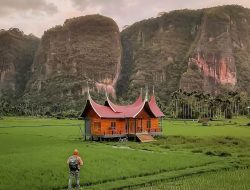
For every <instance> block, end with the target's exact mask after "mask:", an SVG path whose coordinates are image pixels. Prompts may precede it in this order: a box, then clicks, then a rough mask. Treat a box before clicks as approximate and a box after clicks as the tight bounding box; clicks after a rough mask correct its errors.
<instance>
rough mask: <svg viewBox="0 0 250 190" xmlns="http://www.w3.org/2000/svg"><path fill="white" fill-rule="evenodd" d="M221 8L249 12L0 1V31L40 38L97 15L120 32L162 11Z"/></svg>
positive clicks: (200, 2) (182, 4) (120, 2)
mask: <svg viewBox="0 0 250 190" xmlns="http://www.w3.org/2000/svg"><path fill="white" fill-rule="evenodd" d="M224 4H238V5H243V6H245V7H248V8H250V0H186V1H185V0H0V29H2V28H3V29H9V28H11V27H17V28H19V29H21V30H23V31H24V32H25V33H26V34H29V33H33V34H35V35H37V36H39V37H40V36H41V35H42V34H43V32H44V31H45V30H47V29H49V28H51V27H53V26H55V25H59V24H63V22H64V21H65V20H66V19H68V18H72V17H78V16H82V15H87V14H97V13H99V14H102V15H104V16H108V17H111V18H113V19H114V20H115V21H116V23H117V24H118V26H119V28H120V29H122V28H123V26H125V25H131V24H133V23H135V22H137V21H140V20H143V19H148V18H151V17H156V16H157V14H158V13H159V12H163V11H165V12H169V11H172V10H177V9H185V8H188V9H200V8H207V7H213V6H217V5H224Z"/></svg>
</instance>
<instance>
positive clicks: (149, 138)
mask: <svg viewBox="0 0 250 190" xmlns="http://www.w3.org/2000/svg"><path fill="white" fill-rule="evenodd" d="M136 137H137V139H138V140H139V141H140V142H152V141H155V139H154V137H152V136H151V135H150V134H148V133H137V134H136Z"/></svg>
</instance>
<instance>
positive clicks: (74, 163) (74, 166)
mask: <svg viewBox="0 0 250 190" xmlns="http://www.w3.org/2000/svg"><path fill="white" fill-rule="evenodd" d="M69 169H70V171H76V170H79V168H78V160H77V157H75V156H71V157H70V158H69Z"/></svg>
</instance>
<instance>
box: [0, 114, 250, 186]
mask: <svg viewBox="0 0 250 190" xmlns="http://www.w3.org/2000/svg"><path fill="white" fill-rule="evenodd" d="M249 122H250V120H249V119H247V118H238V119H233V120H227V121H213V122H210V126H206V127H204V126H201V124H200V123H197V122H194V121H170V120H166V121H164V136H163V137H160V138H158V139H157V141H155V142H152V143H145V144H140V143H136V142H127V143H118V142H103V143H98V142H85V141H83V140H82V138H81V131H80V127H83V122H82V121H79V120H56V119H40V118H27V117H26V118H22V117H17V118H15V117H6V118H4V119H3V120H0V152H1V154H0V163H1V164H0V171H1V172H0V179H1V180H0V189H1V190H8V189H17V190H18V189H32V190H33V189H34V190H36V189H39V190H41V189H44V190H45V189H46V190H48V189H54V190H56V189H66V188H67V180H68V168H67V164H66V160H67V158H68V157H69V156H70V155H71V154H72V151H73V150H74V149H75V148H77V149H79V151H80V155H81V156H82V158H83V159H84V166H83V168H82V170H81V185H82V186H83V187H84V189H119V188H120V189H126V188H128V189H131V188H132V189H202V186H203V185H205V186H207V185H208V184H211V183H213V184H212V186H211V188H207V189H235V188H236V184H237V183H236V182H238V183H239V186H238V187H241V188H239V189H244V187H248V186H249V182H248V180H247V179H248V178H249V166H250V127H247V126H246V124H247V123H249ZM218 176H219V178H218ZM213 179H214V180H213ZM233 180H234V181H236V182H235V183H231V182H232V181H233ZM214 181H216V183H214Z"/></svg>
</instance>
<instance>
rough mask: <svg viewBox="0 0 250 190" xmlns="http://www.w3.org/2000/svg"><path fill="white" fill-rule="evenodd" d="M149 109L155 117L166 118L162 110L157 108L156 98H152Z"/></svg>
mask: <svg viewBox="0 0 250 190" xmlns="http://www.w3.org/2000/svg"><path fill="white" fill-rule="evenodd" d="M148 104H149V107H150V110H151V111H152V112H153V114H154V116H155V117H164V116H165V115H164V114H163V113H162V111H161V110H160V108H159V107H158V106H157V103H156V100H155V96H154V95H153V96H151V98H150V101H149V103H148Z"/></svg>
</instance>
